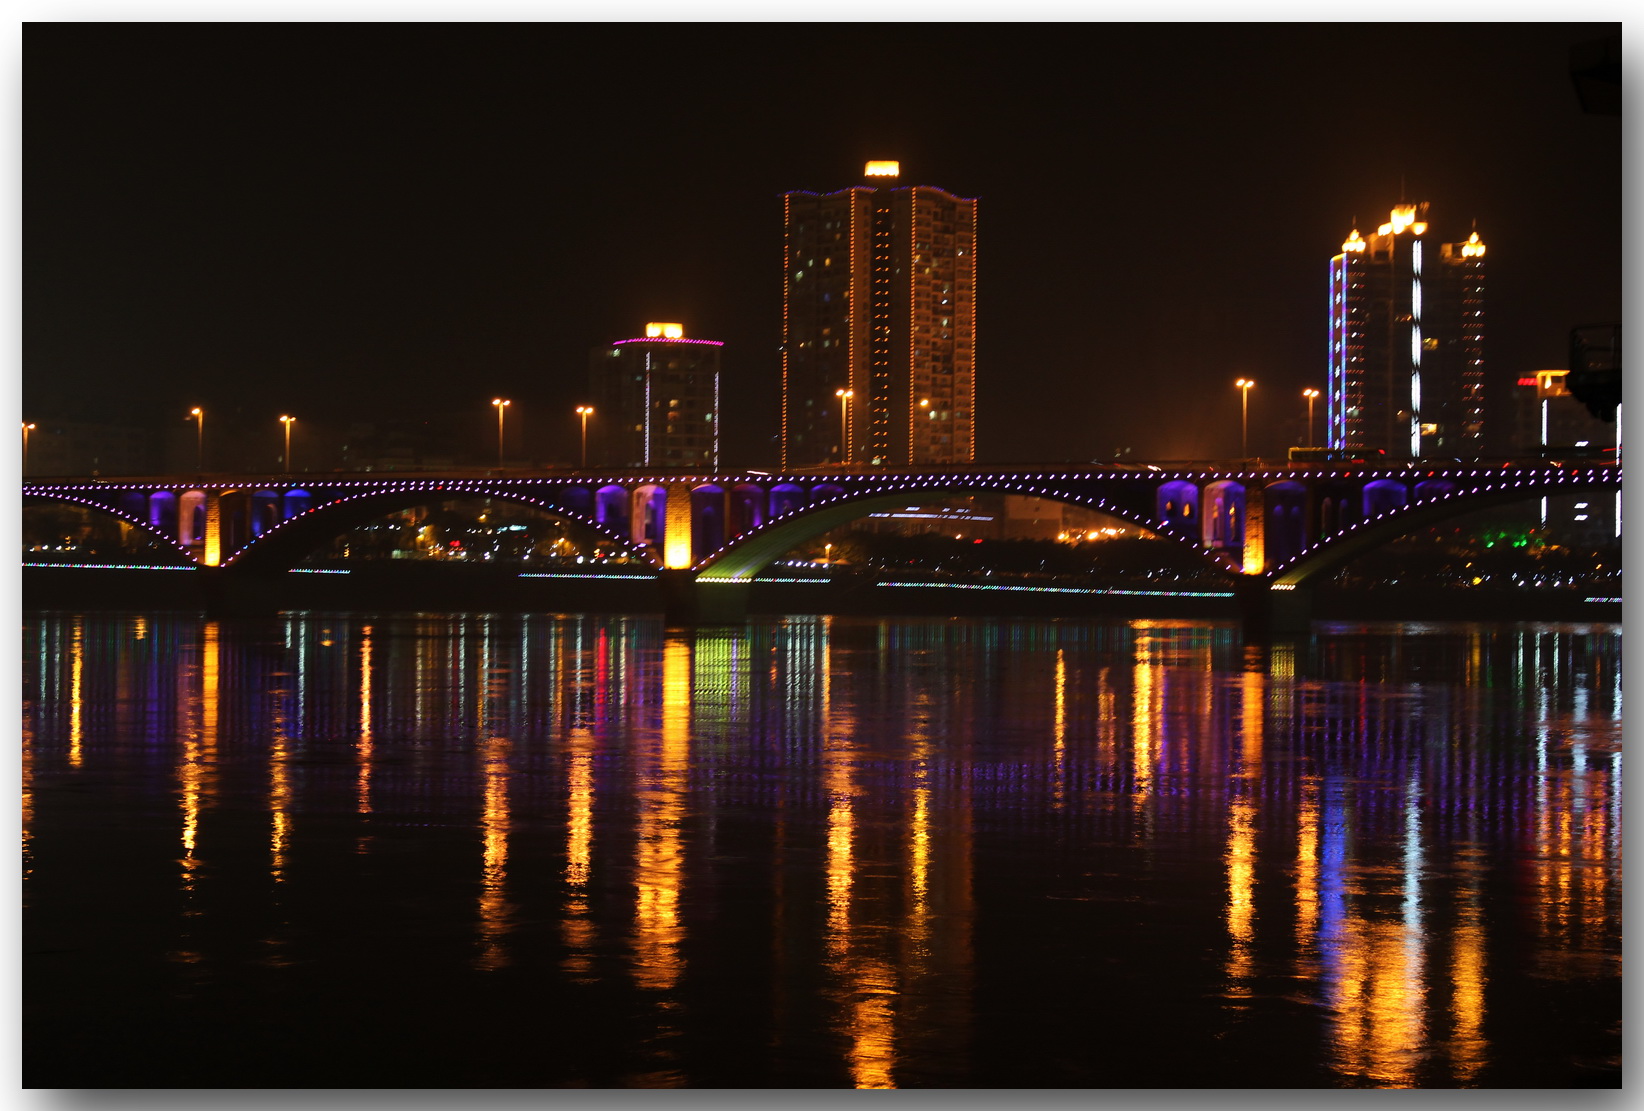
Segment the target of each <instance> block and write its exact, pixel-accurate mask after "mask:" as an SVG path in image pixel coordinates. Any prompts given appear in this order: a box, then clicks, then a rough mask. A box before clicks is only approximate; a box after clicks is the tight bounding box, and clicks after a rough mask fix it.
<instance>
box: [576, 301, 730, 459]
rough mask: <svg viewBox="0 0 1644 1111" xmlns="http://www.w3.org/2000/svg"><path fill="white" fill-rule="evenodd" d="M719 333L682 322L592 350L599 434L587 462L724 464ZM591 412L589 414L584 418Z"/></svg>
mask: <svg viewBox="0 0 1644 1111" xmlns="http://www.w3.org/2000/svg"><path fill="white" fill-rule="evenodd" d="M723 346H725V345H724V344H723V343H722V342H721V341H719V340H712V339H687V338H686V336H685V329H684V328H683V327H682V326H681V325H678V324H660V323H653V324H647V325H645V335H644V336H642V337H635V338H634V339H619V340H616V341H614V342H612V343H608V344H605V345H604V346H602V347H596V348H594V349H593V352H592V353H591V355H590V356H589V368H588V377H589V385H590V387H591V389H592V392H593V397H594V402H593V410H594V411H593V414H592V420H593V423H594V430H593V431H594V434H593V436H592V438H591V439H590V442H589V455H588V461H589V462H590V463H593V464H597V465H602V466H607V467H695V468H700V469H705V470H715V469H717V468H718V467H719V349H720V348H721V347H723ZM587 419H588V418H587V417H584V420H585V421H586V420H587Z"/></svg>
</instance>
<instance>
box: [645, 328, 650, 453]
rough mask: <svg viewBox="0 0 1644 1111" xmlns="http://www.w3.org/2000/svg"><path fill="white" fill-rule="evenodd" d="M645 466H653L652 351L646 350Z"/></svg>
mask: <svg viewBox="0 0 1644 1111" xmlns="http://www.w3.org/2000/svg"><path fill="white" fill-rule="evenodd" d="M645 465H646V466H647V467H649V466H650V465H651V349H650V348H649V347H647V348H646V349H645Z"/></svg>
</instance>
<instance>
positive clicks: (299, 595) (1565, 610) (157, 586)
mask: <svg viewBox="0 0 1644 1111" xmlns="http://www.w3.org/2000/svg"><path fill="white" fill-rule="evenodd" d="M22 588H23V593H22V600H23V608H24V609H25V610H35V611H39V610H65V609H87V610H143V611H163V610H213V611H216V612H222V613H259V612H277V611H280V610H387V611H402V612H427V613H461V612H506V613H520V612H525V613H663V612H664V611H665V610H666V609H667V607H668V598H667V596H666V594H665V591H664V588H663V585H662V584H661V583H660V582H659V581H658V580H656V579H655V578H653V577H651V576H648V575H640V574H633V575H621V574H609V573H593V572H577V571H559V572H539V573H535V574H531V573H527V574H523V575H522V574H521V573H520V572H519V571H518V569H517V568H513V567H488V566H453V565H449V564H426V563H379V564H366V565H362V566H359V567H354V568H348V569H342V568H323V569H312V570H305V571H296V572H287V573H284V574H279V575H270V576H263V577H248V578H244V579H233V578H230V577H229V576H226V575H222V574H212V573H211V572H209V571H202V570H199V569H194V568H112V567H105V568H84V567H24V568H23V578H22ZM703 589H713V588H711V587H704V588H703ZM747 610H748V612H749V613H751V614H767V615H768V614H790V613H792V614H823V613H831V614H840V615H881V616H887V617H889V616H926V617H928V616H986V617H1009V616H1020V617H1119V618H1165V619H1169V618H1179V619H1195V620H1238V619H1240V618H1241V617H1242V616H1243V610H1242V609H1241V606H1240V603H1239V600H1238V599H1237V598H1236V597H1235V596H1234V595H1233V593H1232V592H1231V591H1227V590H1217V589H1214V588H1211V587H1195V588H1192V589H1169V588H1168V587H1163V586H1161V587H1153V586H1146V587H1099V586H1094V585H1090V586H1086V585H1073V584H1067V583H1060V582H1057V583H1025V582H1016V581H1012V582H1005V581H998V582H991V581H951V580H950V581H933V580H930V579H928V578H927V579H914V578H911V577H903V578H898V579H886V578H880V577H874V576H868V575H851V574H838V575H834V576H831V577H830V576H821V575H817V576H813V577H807V578H797V577H796V578H789V579H769V580H758V581H755V582H754V583H753V584H751V586H750V587H749V588H748V596H747ZM1312 617H1313V618H1314V619H1315V620H1401V621H1418V620H1419V621H1449V620H1453V621H1620V620H1621V602H1620V600H1619V598H1611V599H1603V600H1595V599H1593V598H1591V597H1589V596H1587V595H1584V594H1580V593H1577V592H1572V591H1536V590H1527V589H1526V590H1492V589H1483V588H1475V589H1438V588H1420V587H1408V586H1401V587H1387V588H1372V589H1368V590H1352V591H1348V590H1342V589H1340V588H1337V587H1333V586H1329V585H1326V586H1323V587H1320V588H1318V589H1317V590H1316V591H1314V593H1313V598H1312Z"/></svg>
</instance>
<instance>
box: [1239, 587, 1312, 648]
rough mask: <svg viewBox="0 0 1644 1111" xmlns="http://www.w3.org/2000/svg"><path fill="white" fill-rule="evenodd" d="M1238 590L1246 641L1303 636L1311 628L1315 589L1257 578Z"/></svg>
mask: <svg viewBox="0 0 1644 1111" xmlns="http://www.w3.org/2000/svg"><path fill="white" fill-rule="evenodd" d="M1236 589H1237V591H1238V598H1239V611H1240V620H1241V623H1242V624H1243V626H1244V634H1245V638H1246V639H1247V640H1268V639H1270V638H1273V637H1293V636H1304V635H1306V634H1307V632H1308V631H1309V630H1310V629H1311V628H1312V624H1313V592H1312V590H1310V589H1309V588H1308V587H1306V586H1295V585H1290V584H1280V585H1277V586H1275V585H1273V584H1270V583H1268V582H1267V581H1266V580H1265V579H1257V580H1256V581H1254V582H1241V583H1239V584H1238V586H1237V588H1236Z"/></svg>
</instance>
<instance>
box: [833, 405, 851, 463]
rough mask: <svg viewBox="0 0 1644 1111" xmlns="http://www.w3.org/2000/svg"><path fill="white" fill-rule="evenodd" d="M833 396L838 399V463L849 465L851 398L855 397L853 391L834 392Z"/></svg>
mask: <svg viewBox="0 0 1644 1111" xmlns="http://www.w3.org/2000/svg"><path fill="white" fill-rule="evenodd" d="M833 396H835V397H837V398H838V399H839V445H840V446H839V462H840V463H841V464H843V463H849V462H850V459H851V427H850V414H851V398H853V397H855V396H856V391H855V390H843V389H841V390H834V391H833Z"/></svg>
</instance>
